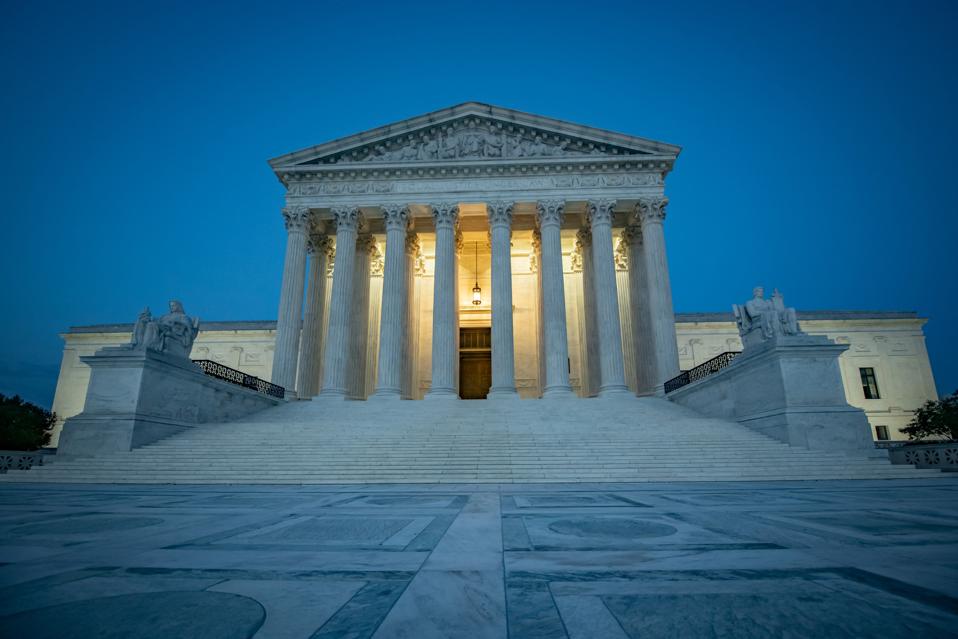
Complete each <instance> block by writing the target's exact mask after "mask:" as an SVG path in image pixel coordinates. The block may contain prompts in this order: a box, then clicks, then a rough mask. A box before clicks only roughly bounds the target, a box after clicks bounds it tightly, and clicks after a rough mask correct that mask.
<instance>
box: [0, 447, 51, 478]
mask: <svg viewBox="0 0 958 639" xmlns="http://www.w3.org/2000/svg"><path fill="white" fill-rule="evenodd" d="M47 456H49V453H44V452H43V451H39V450H30V451H26V450H0V473H5V472H7V471H8V470H29V469H30V468H33V467H34V466H42V465H43V460H44V458H45V457H47Z"/></svg>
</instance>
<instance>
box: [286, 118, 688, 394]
mask: <svg viewBox="0 0 958 639" xmlns="http://www.w3.org/2000/svg"><path fill="white" fill-rule="evenodd" d="M677 153H678V148H677V147H673V146H670V145H666V144H662V143H658V142H652V141H649V140H643V139H641V138H634V137H630V136H623V135H620V134H615V133H610V132H607V131H601V130H597V129H590V128H588V127H581V126H578V125H572V124H568V123H563V122H559V121H555V120H550V119H547V118H540V117H538V116H532V115H528V114H524V113H519V112H515V111H509V110H506V109H499V108H497V107H490V106H487V105H480V104H475V103H470V104H465V105H460V106H458V107H453V108H452V109H447V110H444V111H439V112H435V113H432V114H428V115H426V116H422V117H420V118H413V119H411V120H407V121H404V122H401V123H398V124H394V125H390V126H388V127H382V128H381V129H375V130H373V131H368V132H366V133H363V134H359V135H357V136H352V137H350V138H344V139H342V140H337V141H334V142H330V143H328V144H325V145H320V146H318V147H312V148H311V149H306V150H304V151H300V152H297V153H293V154H289V155H287V156H283V157H281V158H277V159H276V160H273V161H272V162H271V164H272V166H273V168H274V170H275V172H276V174H277V176H278V177H279V179H280V180H281V181H282V183H283V184H284V185H285V186H286V188H287V196H286V200H287V202H286V207H284V209H283V211H284V217H285V219H286V225H287V231H288V234H289V235H288V237H289V240H288V242H287V253H286V264H285V267H284V273H283V286H282V294H281V299H280V313H279V318H280V320H279V325H278V326H277V348H276V352H275V357H274V367H273V370H274V375H273V381H274V382H275V383H277V384H281V385H283V386H284V387H286V388H287V389H288V390H294V389H295V392H296V393H297V395H298V396H299V397H311V396H314V395H316V394H319V395H320V396H324V397H336V398H353V399H366V398H367V397H368V398H371V399H372V398H375V399H399V398H420V397H423V398H426V399H456V398H457V397H458V396H459V383H460V371H459V366H460V360H459V356H460V348H459V346H460V345H459V337H460V328H461V327H463V326H488V327H489V328H490V329H491V388H490V389H489V398H490V399H496V398H501V399H509V398H518V397H520V396H521V397H525V398H529V397H540V396H543V397H562V396H572V395H573V391H574V390H575V391H577V392H578V394H579V395H580V396H590V395H593V394H598V395H600V396H606V395H614V394H619V393H628V392H630V391H631V392H633V393H638V394H651V393H653V392H655V391H656V389H657V388H658V389H660V388H661V384H662V383H663V382H664V381H665V380H666V379H669V378H670V377H672V376H673V375H675V374H676V373H677V372H678V356H677V352H676V351H675V347H674V344H675V328H674V319H673V318H672V309H671V292H670V291H669V290H668V285H669V284H668V273H667V265H666V262H665V246H664V235H663V233H662V224H661V222H662V219H663V218H664V211H665V205H666V203H667V200H666V199H665V197H664V178H665V175H666V174H667V173H668V171H669V170H670V169H671V167H672V163H673V161H674V159H675V157H676V155H677ZM653 226H654V227H655V228H652V227H653ZM646 229H648V232H646ZM623 231H625V232H626V234H627V239H623V237H622V233H623ZM584 238H588V240H589V241H588V242H586V241H585V240H584ZM643 238H644V241H643ZM330 246H332V247H334V248H333V249H330V248H329V247H330ZM636 246H638V247H641V248H636ZM316 247H321V250H317V249H316ZM629 260H631V262H629ZM318 262H321V263H318ZM625 262H629V265H628V267H627V268H628V269H629V270H628V272H627V273H626V271H625V269H624V268H623V264H624V263H625ZM329 264H332V269H331V272H330V271H329V268H328V265H329ZM307 271H308V276H307ZM320 278H321V279H322V280H323V281H322V282H320V281H318V280H319V279H320ZM620 280H621V281H620ZM476 283H478V285H479V288H481V291H482V293H481V298H482V299H481V304H478V305H474V304H473V303H472V298H473V292H472V289H473V288H474V286H475V285H476ZM653 287H654V288H655V290H652V288H653ZM620 289H622V290H620ZM304 291H305V293H306V300H305V308H306V309H307V314H306V320H305V321H304V320H303V315H302V308H303V297H304ZM623 317H626V318H627V322H628V324H629V326H628V327H627V329H628V330H624V329H623V325H622V319H623ZM317 318H320V319H317ZM667 336H671V343H672V349H671V352H669V349H668V348H664V349H662V348H658V347H657V345H661V344H662V343H664V342H665V341H667ZM317 369H319V370H318V374H317ZM573 373H574V374H573ZM314 380H320V382H319V383H317V382H316V381H314ZM350 380H352V382H351V381H350Z"/></svg>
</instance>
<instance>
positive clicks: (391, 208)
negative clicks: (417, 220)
mask: <svg viewBox="0 0 958 639" xmlns="http://www.w3.org/2000/svg"><path fill="white" fill-rule="evenodd" d="M382 208H383V221H384V222H385V225H386V231H405V230H406V229H408V228H409V222H410V221H411V219H412V216H411V215H410V213H409V207H408V206H401V205H399V204H389V205H386V206H384V207H382Z"/></svg>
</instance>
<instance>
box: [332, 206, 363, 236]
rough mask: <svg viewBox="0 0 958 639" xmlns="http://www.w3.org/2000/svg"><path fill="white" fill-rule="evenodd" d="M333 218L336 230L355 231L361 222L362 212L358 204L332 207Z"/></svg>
mask: <svg viewBox="0 0 958 639" xmlns="http://www.w3.org/2000/svg"><path fill="white" fill-rule="evenodd" d="M332 211H333V218H334V219H335V220H336V231H337V232H338V231H339V230H340V229H343V230H347V231H355V230H357V229H358V228H359V227H360V226H362V224H363V213H362V211H360V210H359V207H358V206H345V207H341V208H334V209H333V210H332Z"/></svg>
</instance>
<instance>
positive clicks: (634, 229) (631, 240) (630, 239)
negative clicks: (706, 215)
mask: <svg viewBox="0 0 958 639" xmlns="http://www.w3.org/2000/svg"><path fill="white" fill-rule="evenodd" d="M621 237H622V241H623V242H625V244H626V246H642V227H641V226H639V225H638V224H630V225H629V226H627V227H625V228H624V229H622V235H621Z"/></svg>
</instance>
